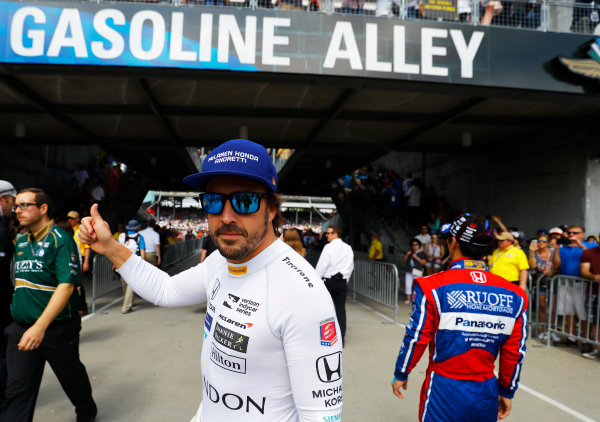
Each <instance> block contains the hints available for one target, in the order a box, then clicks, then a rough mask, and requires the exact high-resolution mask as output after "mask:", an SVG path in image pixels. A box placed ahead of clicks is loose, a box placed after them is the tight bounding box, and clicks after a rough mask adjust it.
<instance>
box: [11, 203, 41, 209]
mask: <svg viewBox="0 0 600 422" xmlns="http://www.w3.org/2000/svg"><path fill="white" fill-rule="evenodd" d="M33 205H35V206H36V207H39V206H40V205H41V204H36V203H35V202H23V203H20V204H15V206H14V209H15V210H16V209H17V208H18V209H20V210H21V211H22V210H26V209H27V208H29V207H31V206H33Z"/></svg>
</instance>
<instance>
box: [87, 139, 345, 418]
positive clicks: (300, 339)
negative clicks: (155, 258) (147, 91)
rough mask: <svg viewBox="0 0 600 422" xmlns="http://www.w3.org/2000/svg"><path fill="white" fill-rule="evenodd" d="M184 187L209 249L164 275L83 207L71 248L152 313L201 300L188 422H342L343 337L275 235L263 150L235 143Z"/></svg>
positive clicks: (272, 188) (273, 198)
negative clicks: (78, 242) (93, 256)
mask: <svg viewBox="0 0 600 422" xmlns="http://www.w3.org/2000/svg"><path fill="white" fill-rule="evenodd" d="M184 181H185V182H186V183H187V184H188V185H190V186H192V187H194V188H197V189H199V190H201V191H202V192H203V193H202V194H201V195H200V198H201V203H202V206H203V208H204V210H205V211H206V212H207V213H208V223H209V230H210V235H211V237H212V238H213V240H214V242H215V244H216V245H217V246H218V250H219V253H213V254H211V255H210V256H209V257H208V258H207V259H206V260H205V261H204V262H203V263H201V264H200V265H198V266H196V267H193V268H191V269H189V270H186V271H184V272H182V273H179V274H177V275H175V276H172V277H170V276H169V275H168V274H166V273H164V272H163V271H161V270H160V269H158V268H156V267H154V266H152V265H150V264H148V263H147V262H145V261H144V260H142V259H140V258H139V257H138V256H136V255H134V254H132V253H131V252H130V251H129V250H128V249H127V248H125V247H122V246H121V245H119V244H118V243H117V242H116V241H114V238H113V237H112V235H111V233H110V230H109V228H108V224H107V223H106V222H105V221H104V220H102V218H101V216H100V214H99V213H98V211H97V206H96V205H94V206H93V207H92V209H91V217H88V218H86V219H84V220H83V222H82V228H81V231H80V238H81V239H82V241H84V242H86V243H88V244H89V245H90V247H91V248H92V249H93V250H95V251H96V252H97V253H101V254H103V255H105V256H107V257H108V258H109V259H110V260H111V261H112V262H113V264H114V265H115V266H116V267H117V269H118V272H119V273H120V274H121V276H122V277H123V278H124V279H125V280H126V281H127V283H129V285H130V286H131V287H132V288H133V289H134V291H135V292H137V293H138V294H139V295H140V296H142V297H144V298H145V299H147V300H149V301H152V302H153V303H155V304H157V305H160V306H169V307H171V306H189V305H193V304H198V303H203V302H206V303H207V311H206V317H205V320H204V342H203V346H202V357H201V359H202V397H203V400H202V403H201V405H200V408H199V409H198V414H197V415H196V417H195V418H194V421H199V420H201V421H203V422H222V421H226V420H236V421H256V422H267V421H269V422H270V421H273V422H284V421H290V422H291V421H307V422H308V421H315V422H316V421H319V422H334V421H335V422H337V421H341V409H342V341H341V338H340V337H339V333H340V331H339V326H338V324H337V320H336V318H335V310H334V307H333V303H332V301H331V297H330V295H329V293H328V292H327V290H326V288H325V286H324V284H323V282H322V281H321V279H320V277H319V276H318V275H317V274H316V272H315V270H314V269H313V268H312V267H311V266H310V264H309V263H308V262H306V261H305V260H304V259H303V258H302V257H301V256H300V255H298V254H297V253H296V252H294V251H293V250H292V249H291V248H290V247H289V246H287V245H286V244H285V243H283V242H282V241H281V240H279V239H278V238H277V237H276V234H275V230H276V228H277V226H278V223H279V220H278V218H279V215H278V212H279V204H280V202H279V198H278V197H277V195H276V192H277V173H276V170H275V167H274V166H273V163H272V160H271V158H270V157H269V154H268V153H267V151H266V149H265V148H264V147H263V146H261V145H258V144H255V143H253V142H250V141H247V140H242V139H237V140H232V141H229V142H226V143H224V144H222V145H221V146H219V147H217V148H215V149H214V150H213V151H212V152H211V153H210V154H209V155H208V156H207V157H206V159H205V161H204V165H203V171H202V172H201V173H198V174H194V175H191V176H188V177H186V178H185V179H184Z"/></svg>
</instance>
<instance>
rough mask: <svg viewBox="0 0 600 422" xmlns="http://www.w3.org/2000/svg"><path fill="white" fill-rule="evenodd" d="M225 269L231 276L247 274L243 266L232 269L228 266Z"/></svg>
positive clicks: (246, 269)
mask: <svg viewBox="0 0 600 422" xmlns="http://www.w3.org/2000/svg"><path fill="white" fill-rule="evenodd" d="M227 268H228V269H229V274H233V275H244V274H247V273H248V267H246V266H244V267H232V266H231V265H228V266H227Z"/></svg>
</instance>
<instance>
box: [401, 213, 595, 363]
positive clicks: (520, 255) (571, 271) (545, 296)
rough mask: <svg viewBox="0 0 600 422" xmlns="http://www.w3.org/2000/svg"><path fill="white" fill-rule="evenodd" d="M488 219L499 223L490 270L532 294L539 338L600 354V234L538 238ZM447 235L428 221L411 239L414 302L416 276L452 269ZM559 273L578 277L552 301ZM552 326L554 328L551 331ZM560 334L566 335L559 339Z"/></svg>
mask: <svg viewBox="0 0 600 422" xmlns="http://www.w3.org/2000/svg"><path fill="white" fill-rule="evenodd" d="M486 218H487V219H488V221H489V222H490V225H491V227H493V229H492V232H491V235H492V237H493V239H494V242H493V244H492V245H491V246H490V250H489V255H488V256H487V257H486V261H487V264H488V266H489V269H490V271H491V272H492V273H494V274H497V275H499V276H501V277H503V278H505V279H506V280H507V282H510V283H514V284H515V285H518V286H520V287H521V288H523V289H524V290H526V291H527V292H528V294H529V295H531V296H532V299H533V300H532V303H533V312H532V317H534V318H536V322H537V328H538V329H539V332H538V333H537V335H538V338H539V339H540V340H542V341H546V340H547V336H548V335H550V337H551V338H550V340H551V341H552V342H553V343H554V344H556V345H561V346H572V345H577V344H581V350H582V356H583V357H586V358H591V359H596V358H600V347H597V348H594V347H593V346H592V344H591V341H593V342H596V343H597V342H598V341H599V336H598V334H599V331H600V327H598V321H599V318H600V314H599V313H598V290H599V283H598V282H600V247H599V246H598V238H597V237H596V236H593V235H589V236H586V233H585V228H584V227H583V226H581V225H577V224H574V225H563V226H557V227H552V228H550V229H545V228H542V229H539V230H538V231H537V232H536V234H535V236H534V237H531V238H526V236H525V233H523V231H521V230H519V229H518V228H517V227H506V226H505V225H504V223H503V222H502V220H501V219H500V218H499V217H497V216H491V215H488V216H486ZM443 236H444V235H443V234H441V233H439V232H432V231H431V229H430V227H429V226H427V225H422V226H421V227H420V230H419V233H418V234H416V235H415V236H414V237H413V238H412V239H411V240H410V244H409V245H408V246H409V250H408V252H406V253H405V254H404V262H405V263H406V275H405V281H406V285H405V287H406V290H405V293H406V295H407V300H410V294H411V293H412V292H411V288H412V281H413V279H414V277H418V276H420V275H421V274H425V275H429V274H433V273H435V272H437V271H440V270H442V269H446V268H447V266H448V264H449V262H448V261H449V259H448V258H449V256H447V251H446V250H445V247H444V242H443V240H442V239H441V238H442V237H443ZM557 274H558V275H563V276H570V277H575V278H574V279H571V280H568V281H564V280H563V281H560V280H559V281H558V282H554V284H553V285H552V301H550V298H551V297H550V295H549V292H550V285H549V283H550V280H551V277H552V276H554V275H557ZM549 303H552V309H549V307H548V304H549ZM548 316H550V318H548ZM548 326H552V327H553V329H554V331H552V332H551V333H550V332H549V331H548V330H547V328H548ZM557 332H558V333H561V334H563V336H562V337H559V336H558V335H557ZM549 333H550V334H549ZM577 339H579V340H580V341H579V343H578V342H577Z"/></svg>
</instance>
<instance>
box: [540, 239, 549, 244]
mask: <svg viewBox="0 0 600 422" xmlns="http://www.w3.org/2000/svg"><path fill="white" fill-rule="evenodd" d="M538 242H544V243H548V241H547V240H546V239H540V240H538Z"/></svg>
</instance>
